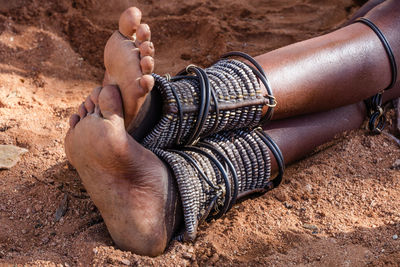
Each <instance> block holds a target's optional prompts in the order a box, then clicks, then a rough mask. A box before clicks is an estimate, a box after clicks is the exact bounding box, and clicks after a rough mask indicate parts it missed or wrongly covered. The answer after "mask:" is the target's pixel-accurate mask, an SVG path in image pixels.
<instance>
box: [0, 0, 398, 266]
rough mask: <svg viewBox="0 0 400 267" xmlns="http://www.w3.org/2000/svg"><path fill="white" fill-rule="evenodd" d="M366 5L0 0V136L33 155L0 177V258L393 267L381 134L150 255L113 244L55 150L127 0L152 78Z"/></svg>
mask: <svg viewBox="0 0 400 267" xmlns="http://www.w3.org/2000/svg"><path fill="white" fill-rule="evenodd" d="M361 2H362V1H352V0H334V1H333V0H332V1H321V0H279V1H278V0H268V1H267V0H264V1H262V0H248V1H246V0H229V1H228V0H214V1H210V0H207V1H200V0H188V1H177V0H173V1H161V0H153V1H151V0H150V1H143V0H139V1H130V0H119V1H117V0H112V1H106V0H101V1H94V0H70V1H67V0H61V1H58V0H51V1H40V0H13V1H9V0H0V143H1V144H14V145H18V146H22V147H25V148H28V149H29V153H27V154H26V155H24V156H23V158H22V160H21V161H20V162H19V163H18V165H17V166H15V167H14V168H12V169H11V170H3V171H0V199H1V200H0V264H2V263H8V264H28V265H32V264H33V265H41V266H43V265H50V266H52V265H59V266H61V265H65V266H68V265H69V266H75V265H84V266H86V265H98V266H103V265H146V266H147V265H167V266H175V265H180V266H187V265H193V266H197V265H200V266H202V265H216V266H224V265H226V266H228V265H236V266H238V265H281V266H286V265H308V266H320V265H331V266H336V265H344V266H347V265H348V266H364V265H384V264H388V265H400V240H394V239H393V238H392V237H393V235H395V234H397V235H400V194H399V182H400V171H399V170H396V169H393V168H391V166H392V165H393V163H394V162H395V160H396V159H398V158H400V153H399V148H398V147H397V146H396V144H395V143H394V142H393V141H391V140H390V139H388V138H387V137H385V136H384V135H381V136H368V135H367V134H366V132H365V131H364V130H358V131H355V132H352V133H348V134H346V135H345V136H343V137H340V138H338V139H337V140H335V141H333V142H331V143H330V144H328V145H326V146H324V148H323V149H322V148H321V149H319V152H318V153H314V154H313V155H311V156H309V157H308V158H306V159H304V160H303V161H301V162H299V163H297V164H294V165H292V166H290V167H289V168H288V170H287V173H286V181H285V182H284V183H283V184H282V185H281V186H280V187H279V188H278V189H276V190H274V191H273V192H271V193H268V194H266V195H264V196H262V197H259V198H254V199H250V200H247V201H245V202H242V203H240V204H238V205H236V206H235V207H234V208H233V209H232V211H231V212H229V213H228V214H227V215H226V216H224V217H223V218H222V219H220V220H218V221H215V222H212V223H210V224H208V225H204V226H203V227H201V230H200V234H199V237H198V239H197V241H196V242H195V243H194V244H180V243H176V242H174V243H172V244H171V246H170V247H169V249H168V250H167V251H166V252H165V254H164V255H162V256H159V257H156V258H148V257H142V256H138V255H134V254H132V253H130V252H124V251H121V250H119V249H118V248H116V247H115V246H114V245H113V242H112V240H111V238H110V236H109V234H108V233H107V229H106V227H105V225H104V223H103V221H102V218H101V217H100V214H99V212H98V211H97V209H96V208H95V206H94V205H93V203H92V201H91V200H90V198H89V197H88V195H87V193H86V191H85V189H84V188H83V187H82V184H81V183H80V180H79V177H78V175H77V173H76V171H75V170H74V169H73V168H72V167H71V166H70V165H68V163H67V160H66V157H65V154H64V151H63V139H64V136H65V133H66V131H67V129H68V117H69V116H70V115H71V114H72V113H73V112H74V111H75V110H76V109H77V107H78V105H79V104H80V103H81V101H83V99H84V97H85V96H86V95H87V94H88V93H89V92H90V91H91V90H92V88H94V87H96V86H97V85H99V84H100V81H101V77H102V74H103V68H102V65H103V63H102V51H103V47H104V45H105V42H106V40H107V38H108V37H109V36H110V34H111V33H112V31H113V30H114V29H116V28H117V20H118V17H119V14H120V12H121V11H123V10H124V9H125V8H126V7H128V6H130V5H136V6H138V7H140V8H141V9H142V10H143V13H144V20H145V22H147V23H148V24H150V26H151V27H152V30H153V41H154V42H155V45H156V48H157V55H156V64H157V67H156V72H157V73H166V72H169V73H171V74H173V73H175V72H176V71H178V70H179V69H181V68H182V67H184V66H186V65H187V64H189V63H195V64H199V65H202V66H206V65H208V64H210V63H211V62H212V61H214V60H215V59H217V58H218V56H219V55H220V54H222V53H224V52H226V51H229V50H242V51H245V52H247V53H250V54H252V55H257V54H260V53H264V52H267V51H269V50H271V49H275V48H278V47H281V46H284V45H287V44H290V43H293V42H296V41H300V40H303V39H306V38H310V37H313V36H316V35H318V34H321V33H324V32H327V31H330V30H332V29H334V28H335V27H337V26H338V25H340V23H342V22H343V21H345V20H346V19H347V18H348V17H349V16H350V15H351V14H352V13H353V12H354V10H356V9H357V8H358V6H359V4H361ZM98 145H99V146H101V143H99V144H98ZM65 196H66V198H67V202H68V203H67V207H68V209H67V211H66V214H65V216H64V217H62V219H61V220H60V221H58V222H55V220H54V218H55V213H56V211H57V209H58V208H59V207H60V206H61V207H62V206H63V205H62V203H63V200H64V198H65ZM64 206H65V205H64ZM60 264H61V265H60Z"/></svg>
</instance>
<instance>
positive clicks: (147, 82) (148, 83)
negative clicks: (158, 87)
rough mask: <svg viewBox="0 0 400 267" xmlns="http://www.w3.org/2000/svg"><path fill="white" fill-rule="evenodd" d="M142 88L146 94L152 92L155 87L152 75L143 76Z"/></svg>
mask: <svg viewBox="0 0 400 267" xmlns="http://www.w3.org/2000/svg"><path fill="white" fill-rule="evenodd" d="M139 83H140V87H142V89H143V90H144V91H145V92H150V90H151V89H152V88H153V86H154V78H153V76H151V75H143V76H142V77H141V78H140V81H139Z"/></svg>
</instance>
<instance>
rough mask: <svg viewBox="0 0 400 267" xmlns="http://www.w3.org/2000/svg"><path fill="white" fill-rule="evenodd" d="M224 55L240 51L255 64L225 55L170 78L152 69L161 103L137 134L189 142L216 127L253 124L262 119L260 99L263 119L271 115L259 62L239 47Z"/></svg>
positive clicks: (148, 139) (152, 140) (152, 141)
mask: <svg viewBox="0 0 400 267" xmlns="http://www.w3.org/2000/svg"><path fill="white" fill-rule="evenodd" d="M229 56H242V57H245V58H246V59H247V60H248V61H250V62H251V63H252V64H254V66H255V67H256V68H254V67H252V66H249V65H247V64H245V63H243V62H241V61H238V60H234V59H226V58H224V59H221V60H220V61H218V62H217V63H215V64H214V65H213V66H211V67H209V68H207V69H204V70H203V69H201V68H199V67H196V66H193V65H190V66H188V67H187V68H186V70H185V71H182V72H180V73H179V74H178V75H177V76H175V77H172V78H170V77H169V78H165V77H161V76H159V75H156V74H153V76H154V78H155V86H154V90H158V91H159V92H160V93H161V96H162V98H163V105H164V107H163V114H162V117H161V119H160V120H159V122H158V123H157V124H156V126H155V127H154V128H153V129H152V130H151V131H150V132H149V133H148V134H147V135H146V136H145V137H144V138H143V140H141V143H142V144H143V145H144V146H145V147H147V148H155V147H158V148H169V147H173V146H184V145H192V144H195V143H196V142H197V141H198V140H199V139H200V138H204V137H206V136H209V135H211V134H213V133H216V132H219V131H225V130H232V129H238V128H243V127H247V128H254V127H256V126H258V125H259V124H260V121H261V120H262V119H263V118H262V109H263V107H264V106H265V105H267V106H269V109H268V112H267V114H266V116H265V117H264V119H267V120H268V119H270V118H271V116H272V111H273V108H274V107H275V105H276V101H275V98H274V97H273V96H272V91H271V88H270V85H269V82H268V80H267V78H266V76H265V73H264V72H263V70H262V68H261V67H260V65H259V64H258V63H257V62H256V61H255V60H254V59H253V58H251V57H250V56H248V55H246V54H244V53H241V52H231V53H229V54H227V55H225V57H229ZM258 79H260V81H261V82H262V83H263V84H264V86H265V88H266V89H267V92H268V94H267V96H263V94H262V90H261V87H260V84H259V82H258Z"/></svg>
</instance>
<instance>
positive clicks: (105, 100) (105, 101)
mask: <svg viewBox="0 0 400 267" xmlns="http://www.w3.org/2000/svg"><path fill="white" fill-rule="evenodd" d="M99 107H100V111H101V114H102V115H103V117H104V118H105V119H108V120H112V121H117V122H118V121H119V122H122V124H123V123H124V121H123V107H122V99H121V93H120V91H119V89H118V88H117V87H115V86H113V85H107V86H105V87H103V89H102V90H101V92H100V95H99Z"/></svg>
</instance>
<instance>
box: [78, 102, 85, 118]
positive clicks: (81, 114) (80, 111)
mask: <svg viewBox="0 0 400 267" xmlns="http://www.w3.org/2000/svg"><path fill="white" fill-rule="evenodd" d="M78 114H79V117H80V118H81V119H83V118H85V117H86V114H87V110H86V108H85V103H82V104H81V105H80V106H79V108H78Z"/></svg>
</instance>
